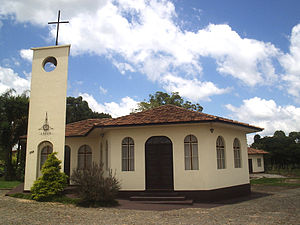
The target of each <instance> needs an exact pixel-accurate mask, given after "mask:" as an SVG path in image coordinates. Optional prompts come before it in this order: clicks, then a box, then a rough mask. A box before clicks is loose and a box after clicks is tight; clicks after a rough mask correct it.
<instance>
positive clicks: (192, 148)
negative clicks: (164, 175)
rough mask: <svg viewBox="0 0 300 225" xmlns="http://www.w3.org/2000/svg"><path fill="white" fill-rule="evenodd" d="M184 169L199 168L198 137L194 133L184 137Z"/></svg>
mask: <svg viewBox="0 0 300 225" xmlns="http://www.w3.org/2000/svg"><path fill="white" fill-rule="evenodd" d="M186 147H187V148H186ZM186 150H187V151H186ZM195 153H196V154H195ZM194 160H195V162H194ZM187 162H189V163H187ZM184 169H185V170H199V152H198V139H197V137H196V136H195V135H192V134H189V135H187V136H186V137H185V138H184Z"/></svg>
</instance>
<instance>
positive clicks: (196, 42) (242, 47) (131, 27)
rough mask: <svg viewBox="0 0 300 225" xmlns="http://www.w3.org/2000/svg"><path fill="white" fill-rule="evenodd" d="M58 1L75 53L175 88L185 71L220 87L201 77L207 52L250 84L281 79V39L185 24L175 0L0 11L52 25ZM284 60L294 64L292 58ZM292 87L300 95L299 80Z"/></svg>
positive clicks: (34, 5) (7, 5) (79, 2)
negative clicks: (278, 64) (101, 57)
mask: <svg viewBox="0 0 300 225" xmlns="http://www.w3.org/2000/svg"><path fill="white" fill-rule="evenodd" d="M53 5H54V6H57V8H62V9H64V10H63V12H62V16H63V18H62V19H68V20H69V21H70V24H66V25H64V26H63V27H62V28H61V30H60V37H59V40H60V42H61V43H71V44H72V49H71V53H72V54H73V55H76V54H82V53H92V54H97V55H105V56H106V57H108V58H109V59H110V60H111V61H112V63H113V64H114V65H115V66H116V67H117V68H118V69H119V70H120V72H121V73H122V74H124V73H126V72H127V71H130V72H135V71H138V72H142V73H144V74H145V75H146V76H147V77H148V79H149V80H151V81H153V82H159V83H160V84H161V85H163V87H165V88H169V89H170V87H169V86H168V85H165V80H166V79H167V78H166V76H168V74H172V76H174V77H181V79H182V81H184V82H185V83H189V82H191V81H192V80H195V81H196V83H197V84H196V85H197V86H199V84H201V85H200V86H203V84H206V85H208V84H210V87H213V86H214V87H215V86H216V85H215V84H213V83H212V82H203V81H201V73H202V64H201V59H202V58H204V57H208V58H213V59H214V60H216V62H217V68H216V70H217V71H218V72H219V73H221V74H224V75H230V76H233V77H234V78H236V79H238V80H240V81H242V83H244V84H245V85H248V86H255V85H274V83H275V84H276V82H278V81H279V77H278V75H277V74H276V70H275V66H274V65H273V60H276V59H277V58H278V57H280V56H281V52H280V50H279V49H277V48H276V47H275V46H274V45H272V44H271V43H265V42H262V41H258V40H255V39H249V38H242V37H241V36H240V35H239V34H238V33H237V32H236V31H234V30H232V28H231V27H230V26H229V25H227V24H210V25H208V26H207V27H205V28H204V29H200V30H198V31H196V32H192V31H187V30H183V29H182V28H181V27H180V26H179V25H178V24H177V23H176V21H177V14H176V11H175V6H174V4H173V3H172V2H171V1H168V0H152V1H147V0H119V1H114V0H98V1H96V0H88V1H83V0H74V1H59V0H52V1H51V4H49V2H48V1H37V0H32V1H29V2H28V1H26V2H25V1H22V0H14V1H10V0H5V1H4V3H2V4H1V5H0V15H1V14H2V15H14V16H15V19H16V20H17V21H18V22H31V23H33V24H38V25H44V26H46V25H47V20H48V19H49V18H53V20H55V18H56V14H57V8H56V7H53ZM293 32H294V33H293V35H292V38H291V41H292V46H299V45H298V44H299V43H298V41H294V39H297V40H298V39H299V38H293V37H296V36H297V35H298V33H297V29H296V28H294V29H293ZM50 34H51V36H52V38H54V37H55V35H56V28H55V26H53V27H52V26H51V27H50ZM297 37H298V36H297ZM291 49H292V47H291ZM291 51H292V50H291ZM297 52H299V51H298V50H297V49H295V52H293V53H291V54H292V55H291V58H293V59H294V61H295V63H294V64H293V65H295V66H296V62H298V61H299V60H296V59H298V58H297V57H298V56H297V57H296V54H298V53H297ZM283 61H285V63H284V64H285V65H288V64H289V63H288V61H292V60H291V59H290V58H289V59H286V60H283ZM287 67H288V66H287ZM297 71H298V70H297ZM183 74H184V75H183ZM207 76H209V75H207ZM297 77H298V75H297ZM297 77H295V73H292V74H291V75H287V76H285V77H284V79H285V80H286V81H287V82H289V83H292V82H295V81H296V82H297V81H298V80H297ZM199 82H200V83H199ZM173 86H174V85H173ZM186 87H188V85H186ZM225 89H226V88H225ZM209 90H211V88H209ZM216 90H218V89H216ZM226 90H229V89H228V88H227V89H226ZM177 91H180V94H181V95H182V96H183V97H188V98H190V99H195V100H200V99H207V100H209V96H212V95H213V94H214V92H212V91H208V92H207V93H206V94H204V95H203V94H198V93H197V92H191V91H190V90H187V89H185V88H184V87H183V86H181V87H180V88H179V87H177ZM289 92H290V93H291V94H293V95H297V93H298V92H297V89H296V84H295V85H294V88H292V89H290V90H289ZM218 93H219V92H218ZM223 93H226V92H225V91H223ZM203 96H206V97H203Z"/></svg>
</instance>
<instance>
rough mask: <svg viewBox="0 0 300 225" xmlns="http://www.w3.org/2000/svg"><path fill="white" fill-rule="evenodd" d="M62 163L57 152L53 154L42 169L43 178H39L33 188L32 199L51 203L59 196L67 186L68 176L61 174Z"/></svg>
mask: <svg viewBox="0 0 300 225" xmlns="http://www.w3.org/2000/svg"><path fill="white" fill-rule="evenodd" d="M60 164H61V161H60V160H59V159H58V158H57V157H56V152H54V153H51V154H50V155H49V156H48V158H47V160H46V162H45V163H44V165H43V167H42V174H43V175H42V176H41V177H39V178H38V179H37V180H36V181H35V182H34V184H33V186H32V188H31V193H32V199H34V200H37V201H49V200H51V199H52V198H53V197H56V196H59V195H60V194H61V193H62V191H63V190H64V188H65V187H66V186H67V175H66V174H64V173H62V172H60V169H61V165H60Z"/></svg>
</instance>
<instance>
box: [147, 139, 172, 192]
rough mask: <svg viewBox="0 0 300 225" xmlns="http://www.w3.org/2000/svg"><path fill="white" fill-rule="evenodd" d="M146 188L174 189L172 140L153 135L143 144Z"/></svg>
mask: <svg viewBox="0 0 300 225" xmlns="http://www.w3.org/2000/svg"><path fill="white" fill-rule="evenodd" d="M145 164H146V190H174V178H173V150H172V142H171V140H170V139H169V138H167V137H165V136H155V137H151V138H149V139H148V140H147V142H146V144H145Z"/></svg>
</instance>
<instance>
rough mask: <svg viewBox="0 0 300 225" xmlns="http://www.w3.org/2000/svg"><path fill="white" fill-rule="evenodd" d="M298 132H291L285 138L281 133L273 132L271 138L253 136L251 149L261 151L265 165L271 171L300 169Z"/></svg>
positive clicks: (299, 138) (299, 137) (299, 134)
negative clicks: (263, 151) (265, 152)
mask: <svg viewBox="0 0 300 225" xmlns="http://www.w3.org/2000/svg"><path fill="white" fill-rule="evenodd" d="M299 140H300V132H291V133H290V134H289V136H286V135H285V133H284V132H283V131H275V132H274V135H273V136H272V137H268V136H266V137H263V138H260V136H259V135H255V137H254V143H253V144H252V145H251V147H253V148H258V149H263V150H265V151H267V152H269V154H267V155H265V165H266V166H267V167H269V168H273V169H293V168H300V142H299Z"/></svg>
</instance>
